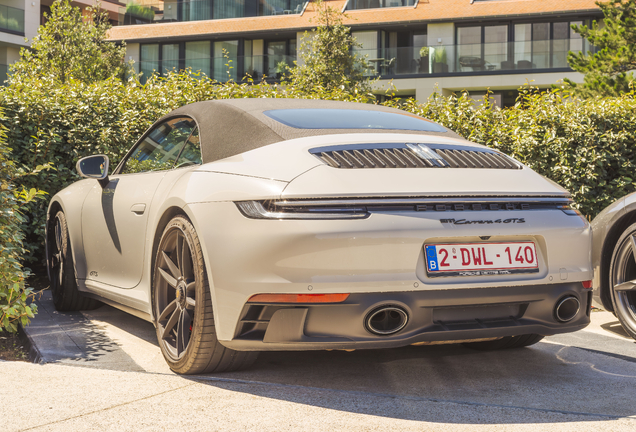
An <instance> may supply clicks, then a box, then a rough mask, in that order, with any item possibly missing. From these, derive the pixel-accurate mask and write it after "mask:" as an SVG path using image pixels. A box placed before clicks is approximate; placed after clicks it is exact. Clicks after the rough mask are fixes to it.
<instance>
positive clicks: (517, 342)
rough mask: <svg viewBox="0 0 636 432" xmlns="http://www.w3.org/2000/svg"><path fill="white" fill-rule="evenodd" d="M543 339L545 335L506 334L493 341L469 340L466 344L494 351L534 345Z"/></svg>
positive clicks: (473, 347)
mask: <svg viewBox="0 0 636 432" xmlns="http://www.w3.org/2000/svg"><path fill="white" fill-rule="evenodd" d="M541 339H543V336H541V335H538V334H527V335H521V336H506V337H503V338H501V339H497V340H493V341H484V342H467V343H465V344H464V346H465V347H468V348H472V349H474V350H479V351H493V350H500V349H510V348H523V347H527V346H530V345H534V344H536V343H537V342H539V341H540V340H541Z"/></svg>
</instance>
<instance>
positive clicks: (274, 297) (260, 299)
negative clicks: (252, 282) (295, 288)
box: [248, 294, 349, 303]
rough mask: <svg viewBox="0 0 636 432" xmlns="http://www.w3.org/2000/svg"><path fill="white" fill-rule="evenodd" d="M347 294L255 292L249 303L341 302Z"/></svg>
mask: <svg viewBox="0 0 636 432" xmlns="http://www.w3.org/2000/svg"><path fill="white" fill-rule="evenodd" d="M348 297H349V294H255V295H253V296H252V297H250V299H249V300H248V302H249V303H341V302H343V301H345V300H346V299H347V298H348Z"/></svg>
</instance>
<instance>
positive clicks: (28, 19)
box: [2, 0, 40, 40]
mask: <svg viewBox="0 0 636 432" xmlns="http://www.w3.org/2000/svg"><path fill="white" fill-rule="evenodd" d="M2 1H3V3H4V2H5V1H8V0H2ZM21 3H22V5H21V6H20V9H22V8H24V37H26V38H27V39H29V40H31V39H33V37H34V36H35V35H37V34H38V28H39V27H40V0H21Z"/></svg>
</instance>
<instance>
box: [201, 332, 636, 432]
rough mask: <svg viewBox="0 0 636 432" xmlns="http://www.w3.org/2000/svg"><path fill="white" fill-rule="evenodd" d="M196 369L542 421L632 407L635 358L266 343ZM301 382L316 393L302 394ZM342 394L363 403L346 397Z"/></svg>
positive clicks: (368, 407)
mask: <svg viewBox="0 0 636 432" xmlns="http://www.w3.org/2000/svg"><path fill="white" fill-rule="evenodd" d="M633 358H635V359H636V352H635V355H634V356H633ZM201 378H203V379H201ZM201 378H197V377H192V378H190V379H194V380H199V381H203V382H207V383H208V384H210V385H215V386H220V387H223V388H228V389H232V390H234V391H241V392H247V393H250V394H253V395H256V396H262V397H270V398H277V399H281V400H285V401H289V402H295V403H303V404H311V405H315V406H319V407H323V408H328V409H334V410H342V409H343V407H345V406H346V407H348V408H347V410H348V411H352V412H356V413H361V414H369V415H381V416H386V417H391V418H399V419H404V420H414V421H427V422H439V423H470V424H473V423H481V422H483V423H492V424H495V423H519V422H522V423H533V422H536V423H545V422H569V421H572V415H574V414H575V413H578V414H581V415H575V417H576V419H577V420H576V421H598V420H599V416H600V417H608V418H621V417H629V416H633V415H634V414H636V406H634V404H633V401H634V400H635V398H636V364H634V363H633V362H625V359H620V358H616V357H612V356H605V355H603V354H602V353H600V354H599V353H595V352H590V351H589V350H582V349H579V348H576V347H569V346H563V345H560V344H554V343H550V342H549V341H548V342H543V343H539V344H537V345H535V346H534V347H530V348H522V349H516V350H506V351H497V352H478V351H473V350H471V349H468V348H466V347H463V346H461V345H444V346H429V347H404V348H398V349H389V350H362V351H355V352H341V351H333V352H326V351H316V352H288V353H282V352H269V353H262V354H261V355H260V357H259V360H258V361H257V363H256V364H255V365H254V366H253V367H252V368H251V369H249V370H246V371H242V372H233V373H224V374H212V375H208V376H206V377H201ZM216 380H238V381H237V382H236V383H235V384H233V383H231V382H222V381H216ZM257 382H259V383H263V384H262V385H254V383H257ZM307 389H311V392H310V394H315V396H308V393H307V391H306V390H307ZM592 389H593V390H592ZM347 399H348V400H350V401H355V400H358V401H360V403H354V404H351V403H348V404H344V405H343V404H342V400H347ZM352 406H353V408H351V407H352ZM383 406H384V408H382V407H383ZM453 406H455V407H459V406H473V407H475V409H477V411H479V413H480V415H479V416H478V417H474V416H468V415H467V414H466V415H464V414H462V415H460V414H458V412H457V410H453V409H452V407H453ZM424 408H425V409H424ZM460 411H462V412H466V410H464V409H462V410H460ZM514 413H517V414H519V413H523V415H514ZM473 414H474V412H473ZM591 414H597V415H598V416H596V415H591ZM520 419H523V420H520Z"/></svg>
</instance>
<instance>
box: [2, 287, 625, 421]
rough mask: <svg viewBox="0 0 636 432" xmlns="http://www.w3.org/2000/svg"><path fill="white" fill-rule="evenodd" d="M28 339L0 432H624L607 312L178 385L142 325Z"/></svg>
mask: <svg viewBox="0 0 636 432" xmlns="http://www.w3.org/2000/svg"><path fill="white" fill-rule="evenodd" d="M40 303H41V306H40V314H39V315H38V316H37V318H36V320H35V321H34V322H33V325H32V326H31V327H29V329H28V331H29V332H30V334H31V335H32V337H33V339H34V340H35V341H36V344H37V346H38V348H39V349H40V357H41V361H42V362H43V363H41V364H29V363H17V362H15V363H9V362H3V363H0V383H1V384H0V400H3V401H7V400H13V401H20V402H19V408H18V404H17V402H16V403H3V404H1V405H0V418H2V419H8V422H7V423H5V426H8V427H3V430H10V431H14V430H43V431H44V430H164V429H165V430H168V429H176V428H180V429H183V428H186V427H187V428H191V429H192V428H194V429H195V430H257V431H260V430H320V431H324V430H326V429H333V430H381V431H386V430H391V431H395V430H414V431H415V430H417V431H425V430H445V431H446V430H448V431H454V430H457V431H460V430H461V431H467V430H468V431H471V430H514V431H524V430H533V431H534V430H537V429H538V428H539V429H550V430H559V431H561V430H572V431H587V430H590V431H591V430H594V431H598V430H612V431H615V430H616V431H622V430H625V431H634V430H636V343H635V342H634V341H633V340H632V339H630V338H627V337H626V336H625V334H624V333H623V332H622V330H621V328H620V326H619V325H618V322H617V321H616V319H615V318H614V316H613V315H612V314H610V313H607V312H594V313H593V314H592V321H593V322H592V325H590V326H589V327H588V328H587V329H585V330H583V331H580V332H577V333H574V334H568V335H559V336H553V337H550V338H546V339H544V341H542V342H540V343H539V344H537V345H535V346H533V347H530V348H524V349H518V350H508V351H498V352H476V351H472V350H469V349H467V348H464V347H462V346H454V345H448V346H430V347H406V348H400V349H392V350H372V351H355V352H343V351H331V352H327V351H318V352H297V353H263V354H261V356H260V357H259V361H258V362H257V364H256V365H255V366H254V367H253V368H252V369H250V370H248V371H243V372H235V373H227V374H216V375H203V376H195V377H181V376H177V375H174V374H172V373H171V372H170V370H169V369H168V368H167V366H166V365H165V363H164V361H163V358H162V356H161V353H160V351H159V348H158V346H157V344H156V340H155V334H154V328H153V327H152V325H151V324H149V323H146V322H144V321H142V320H139V319H137V318H135V317H132V316H130V315H127V314H125V313H123V312H120V311H118V310H116V309H113V308H110V307H108V306H104V307H102V308H100V309H97V310H95V311H91V312H85V313H73V314H59V313H57V312H55V311H54V310H53V308H52V305H51V304H50V300H47V299H46V298H44V299H43V300H42V301H41V302H40Z"/></svg>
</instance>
